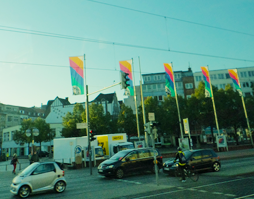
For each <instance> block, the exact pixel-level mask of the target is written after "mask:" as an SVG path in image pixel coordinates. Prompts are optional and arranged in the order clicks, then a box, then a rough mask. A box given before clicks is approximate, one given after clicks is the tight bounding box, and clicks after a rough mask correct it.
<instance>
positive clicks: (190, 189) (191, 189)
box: [186, 188, 197, 191]
mask: <svg viewBox="0 0 254 199" xmlns="http://www.w3.org/2000/svg"><path fill="white" fill-rule="evenodd" d="M186 190H189V191H197V189H193V188H187V189H186Z"/></svg>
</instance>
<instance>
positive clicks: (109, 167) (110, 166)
mask: <svg viewBox="0 0 254 199" xmlns="http://www.w3.org/2000/svg"><path fill="white" fill-rule="evenodd" d="M112 168H114V165H109V166H107V167H106V169H112Z"/></svg>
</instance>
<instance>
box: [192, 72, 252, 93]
mask: <svg viewBox="0 0 254 199" xmlns="http://www.w3.org/2000/svg"><path fill="white" fill-rule="evenodd" d="M237 72H238V77H239V80H240V84H241V88H242V92H243V96H245V97H246V96H250V95H253V91H252V87H253V86H254V67H243V68H238V69H237ZM209 75H210V79H211V83H212V85H213V86H216V87H217V88H218V89H225V87H226V85H227V84H230V85H231V86H232V87H233V88H234V85H233V81H232V79H231V78H230V76H229V74H228V70H227V69H221V70H211V69H209ZM194 81H195V87H198V84H199V82H200V81H203V74H202V72H201V71H200V72H195V73H194Z"/></svg>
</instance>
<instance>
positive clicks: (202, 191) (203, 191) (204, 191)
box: [198, 190, 207, 193]
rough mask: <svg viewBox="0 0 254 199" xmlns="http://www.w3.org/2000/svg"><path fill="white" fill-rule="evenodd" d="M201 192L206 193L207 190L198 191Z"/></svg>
mask: <svg viewBox="0 0 254 199" xmlns="http://www.w3.org/2000/svg"><path fill="white" fill-rule="evenodd" d="M198 191H199V192H201V193H206V192H207V191H206V190H198Z"/></svg>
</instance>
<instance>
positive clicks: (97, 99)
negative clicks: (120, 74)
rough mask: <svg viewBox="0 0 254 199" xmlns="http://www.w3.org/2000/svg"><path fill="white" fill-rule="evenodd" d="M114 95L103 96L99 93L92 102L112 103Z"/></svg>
mask: <svg viewBox="0 0 254 199" xmlns="http://www.w3.org/2000/svg"><path fill="white" fill-rule="evenodd" d="M115 95H116V93H109V94H103V93H100V94H99V95H98V96H97V97H96V98H95V99H94V100H93V101H92V102H100V101H108V102H109V103H112V101H113V99H114V97H115Z"/></svg>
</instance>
